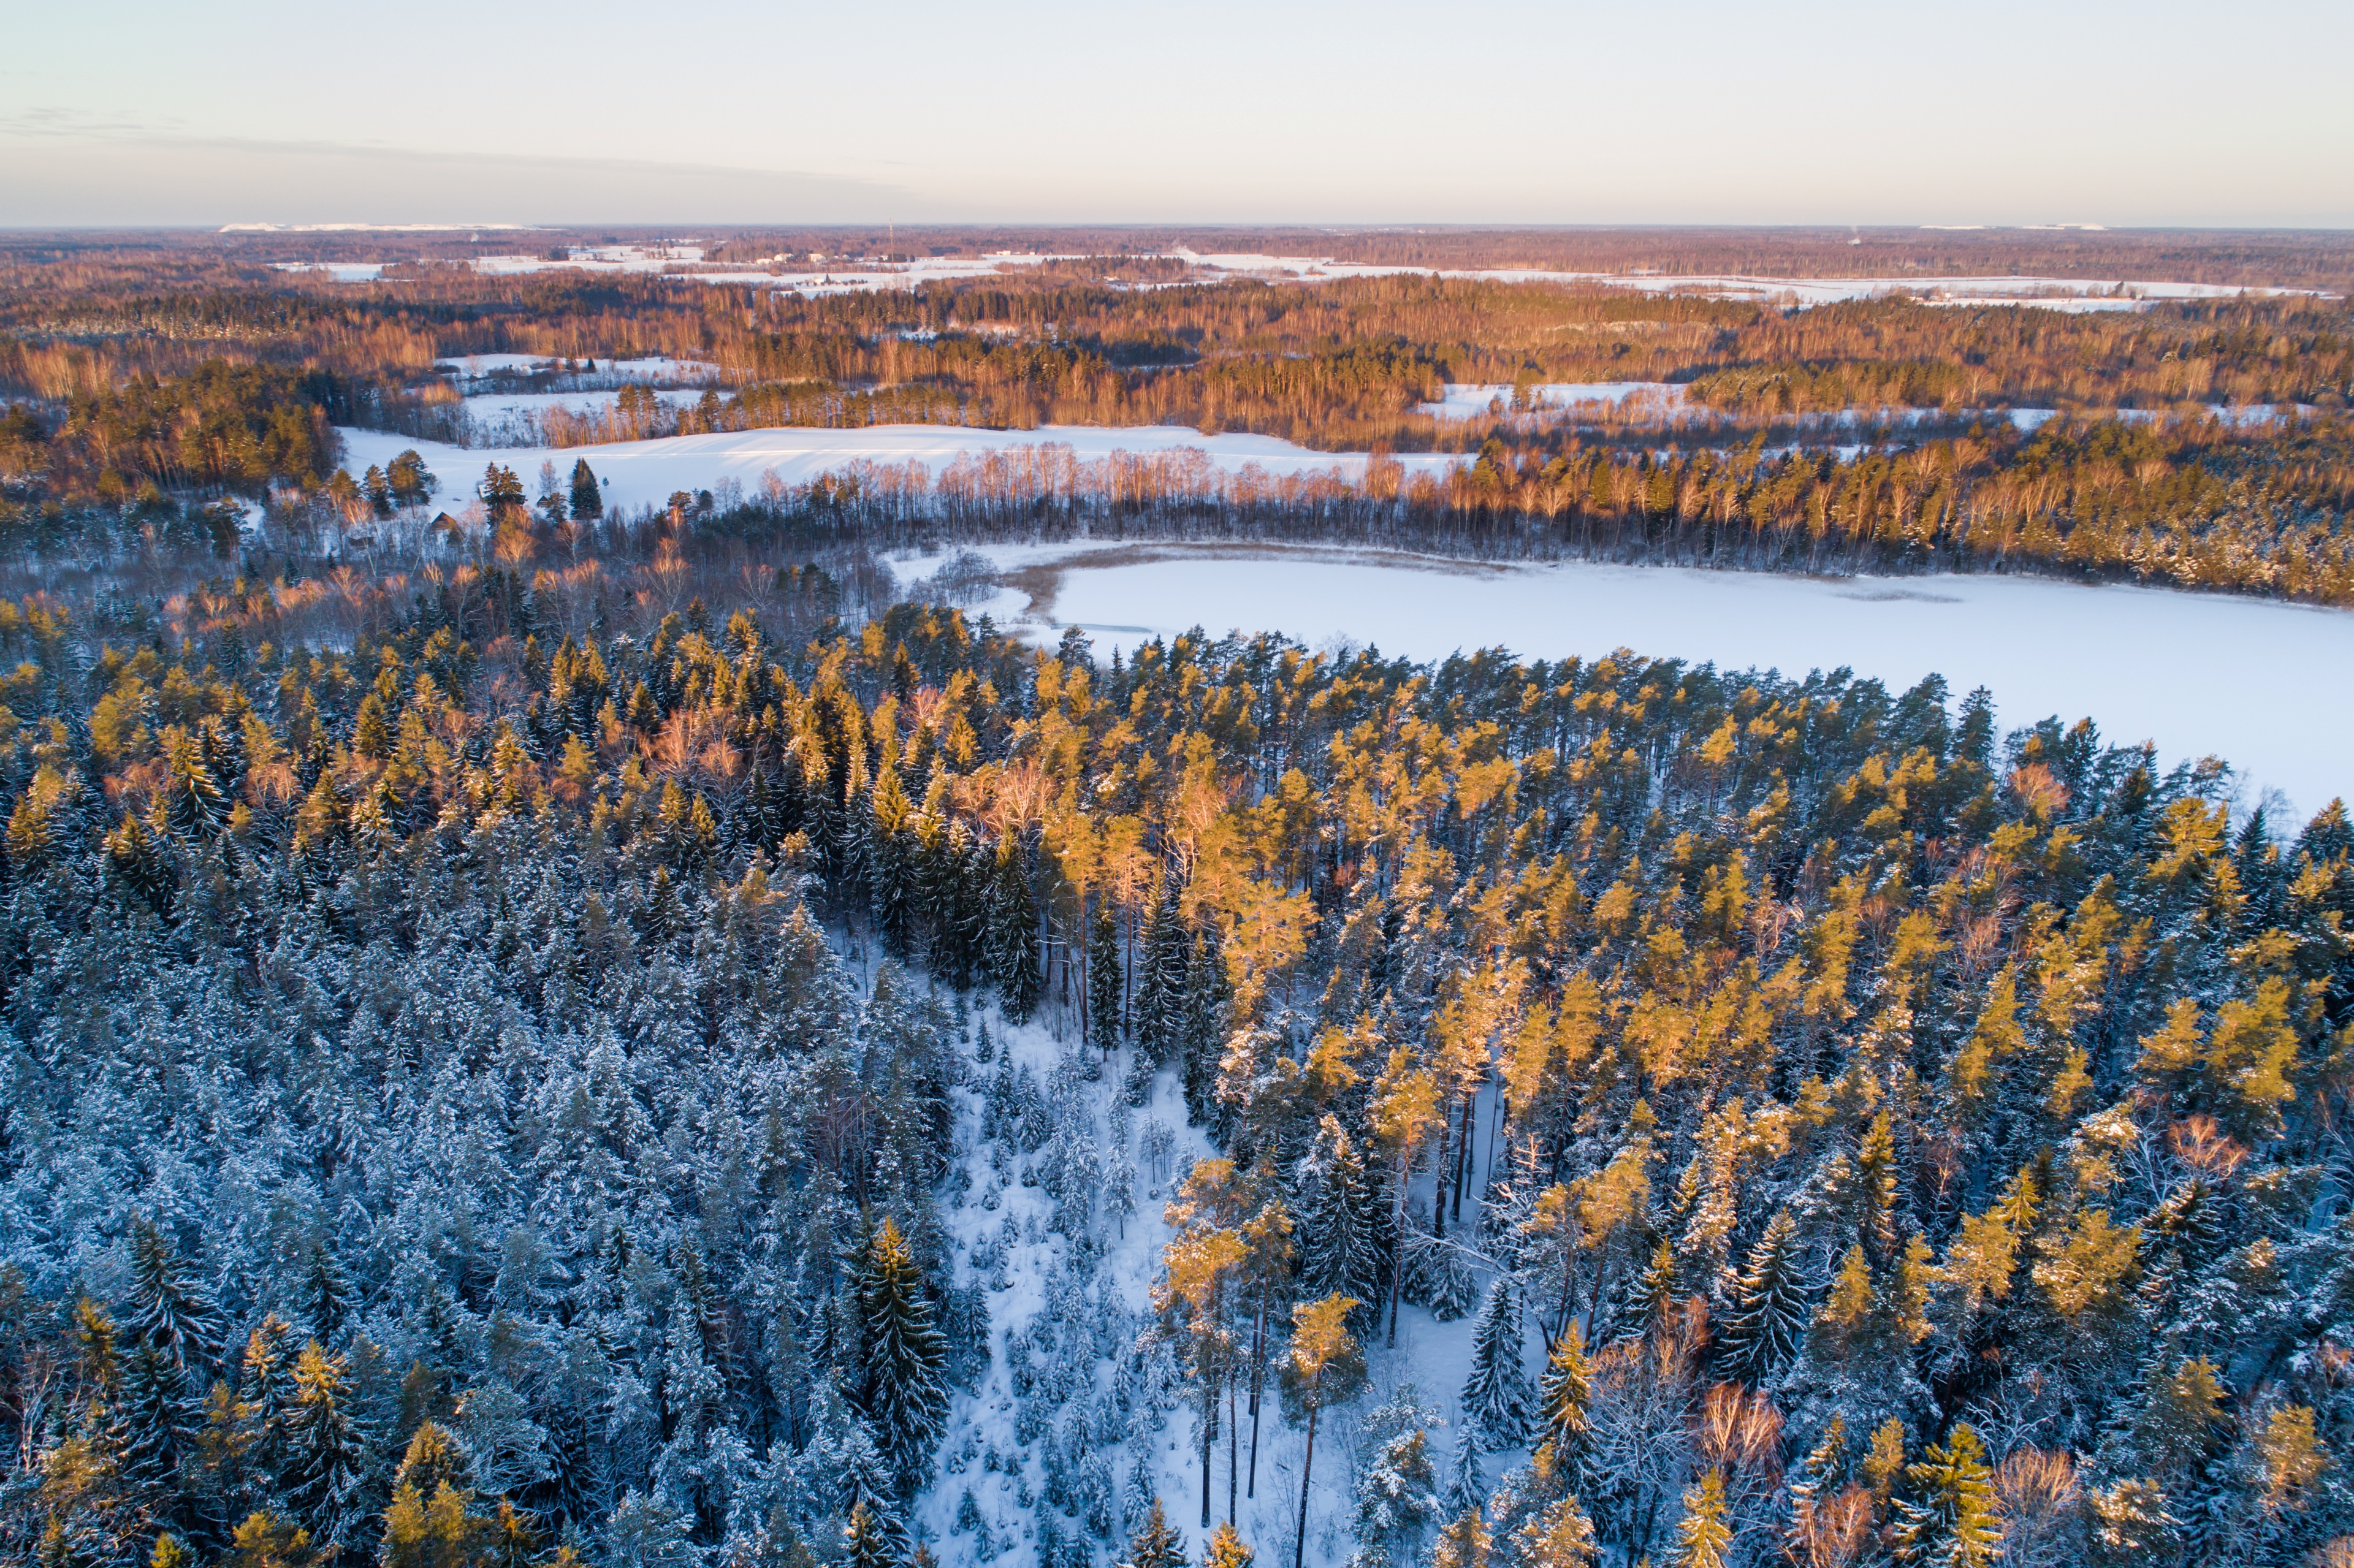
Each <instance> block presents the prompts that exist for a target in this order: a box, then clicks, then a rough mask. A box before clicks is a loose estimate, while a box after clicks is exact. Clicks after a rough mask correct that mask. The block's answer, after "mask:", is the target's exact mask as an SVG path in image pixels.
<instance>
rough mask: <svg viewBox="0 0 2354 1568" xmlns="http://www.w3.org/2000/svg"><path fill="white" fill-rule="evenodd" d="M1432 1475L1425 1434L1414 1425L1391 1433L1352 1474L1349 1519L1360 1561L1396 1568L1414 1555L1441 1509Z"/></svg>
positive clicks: (1410, 1560)
mask: <svg viewBox="0 0 2354 1568" xmlns="http://www.w3.org/2000/svg"><path fill="white" fill-rule="evenodd" d="M1437 1479H1438V1478H1437V1472H1435V1471H1434V1470H1433V1469H1432V1468H1431V1463H1430V1438H1429V1436H1428V1435H1427V1434H1426V1433H1425V1432H1424V1431H1422V1430H1421V1429H1420V1428H1416V1430H1414V1431H1412V1432H1401V1433H1399V1434H1397V1435H1396V1436H1393V1437H1391V1438H1390V1439H1388V1441H1386V1442H1384V1444H1382V1445H1381V1446H1380V1447H1379V1448H1378V1449H1376V1450H1375V1451H1374V1452H1373V1454H1372V1455H1371V1456H1370V1457H1369V1459H1368V1461H1367V1462H1366V1463H1365V1464H1364V1465H1363V1467H1361V1468H1360V1469H1359V1471H1358V1474H1357V1495H1356V1508H1355V1512H1354V1515H1353V1518H1352V1528H1353V1530H1354V1531H1355V1532H1356V1537H1357V1548H1358V1552H1359V1554H1360V1560H1361V1561H1363V1562H1365V1563H1395V1564H1399V1565H1401V1568H1402V1565H1403V1564H1405V1563H1411V1562H1412V1561H1413V1560H1414V1554H1415V1552H1416V1550H1418V1549H1419V1547H1420V1546H1421V1544H1422V1538H1423V1536H1424V1535H1425V1534H1426V1533H1427V1532H1428V1531H1429V1530H1430V1528H1431V1526H1432V1525H1434V1524H1436V1523H1437V1521H1438V1520H1440V1519H1441V1518H1443V1517H1445V1514H1446V1505H1445V1504H1444V1503H1443V1502H1441V1501H1440V1500H1439V1496H1438V1486H1437Z"/></svg>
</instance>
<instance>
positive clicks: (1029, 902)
mask: <svg viewBox="0 0 2354 1568" xmlns="http://www.w3.org/2000/svg"><path fill="white" fill-rule="evenodd" d="M1037 938H1038V906H1037V905H1036V903H1035V902H1034V900H1033V899H1032V898H1031V896H1030V875H1029V870H1028V866H1027V863H1026V857H1025V856H1024V855H1023V853H1022V850H1021V848H1020V846H1019V845H1017V844H1016V843H1015V842H1013V840H1012V839H1010V838H1009V839H1005V840H1003V841H1002V842H1000V843H999V844H998V846H997V858H996V863H995V867H994V870H993V871H992V873H991V878H990V885H989V919H988V936H987V938H986V940H985V943H984V948H985V952H986V956H987V961H988V966H989V978H990V981H991V984H993V985H995V986H996V987H997V1000H998V1005H999V1006H1000V1007H1002V1009H1003V1010H1004V1012H1005V1016H1006V1017H1008V1018H1010V1019H1012V1020H1013V1022H1016V1023H1023V1022H1028V1021H1029V1018H1030V1015H1031V1014H1032V1013H1034V1012H1036V1011H1037V1010H1038V1001H1039V998H1040V996H1041V994H1042V993H1043V991H1044V984H1043V982H1042V981H1041V980H1039V978H1038V941H1037Z"/></svg>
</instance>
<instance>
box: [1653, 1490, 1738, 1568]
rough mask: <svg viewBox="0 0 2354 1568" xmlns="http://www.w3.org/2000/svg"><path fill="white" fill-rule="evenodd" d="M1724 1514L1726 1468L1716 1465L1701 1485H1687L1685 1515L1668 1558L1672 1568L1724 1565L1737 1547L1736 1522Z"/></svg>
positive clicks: (1719, 1567) (1720, 1567)
mask: <svg viewBox="0 0 2354 1568" xmlns="http://www.w3.org/2000/svg"><path fill="white" fill-rule="evenodd" d="M1724 1515H1725V1507H1724V1472H1723V1471H1722V1470H1718V1469H1714V1468H1712V1469H1710V1470H1709V1472H1708V1473H1707V1474H1706V1475H1704V1476H1702V1478H1700V1485H1698V1486H1696V1487H1687V1488H1685V1489H1684V1517H1683V1519H1682V1520H1681V1522H1680V1523H1679V1524H1678V1525H1677V1526H1676V1549H1675V1551H1674V1552H1673V1553H1672V1554H1670V1557H1669V1558H1668V1562H1669V1563H1670V1564H1671V1568H1724V1565H1725V1563H1726V1562H1727V1560H1728V1559H1729V1557H1730V1554H1731V1552H1732V1550H1733V1526H1732V1525H1731V1524H1729V1523H1727V1522H1726V1520H1725V1517H1724Z"/></svg>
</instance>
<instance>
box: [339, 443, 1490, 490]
mask: <svg viewBox="0 0 2354 1568" xmlns="http://www.w3.org/2000/svg"><path fill="white" fill-rule="evenodd" d="M339 433H340V434H341V435H342V436H343V438H344V466H345V467H346V468H348V469H350V470H351V471H353V472H354V473H355V474H356V473H358V472H360V471H363V470H365V469H366V467H367V465H368V464H370V463H377V464H383V463H388V462H390V461H392V458H393V456H394V454H396V453H398V452H400V451H403V450H408V449H410V448H414V449H416V450H417V451H418V452H419V455H421V456H422V457H423V458H424V459H425V463H426V466H427V467H429V468H430V469H431V470H432V471H434V473H435V474H436V475H438V476H439V477H440V480H441V484H442V490H441V500H442V503H443V504H445V505H450V504H454V503H457V502H460V501H462V500H463V499H464V498H465V496H466V495H467V494H469V493H471V491H472V486H473V483H474V482H475V481H476V480H478V479H480V478H481V477H482V469H483V468H484V466H485V465H486V464H488V463H490V462H492V461H497V462H500V463H503V464H504V465H505V466H506V467H509V468H512V469H514V470H515V471H517V472H518V473H522V474H524V475H525V477H526V478H528V477H529V476H530V475H531V474H532V473H533V472H534V471H536V470H537V469H538V467H539V465H540V464H541V463H543V462H552V463H554V464H555V465H556V467H557V469H558V470H559V471H562V472H565V473H569V472H570V471H571V470H572V465H573V464H574V463H575V462H577V461H582V460H586V461H587V462H588V466H589V467H590V468H591V469H593V470H595V471H596V473H597V476H598V477H599V479H601V480H604V481H605V482H606V487H605V503H606V505H607V506H609V507H615V506H618V507H623V508H627V509H629V510H631V511H634V510H636V509H637V508H639V507H641V506H660V505H662V504H663V503H664V502H665V501H666V500H667V499H668V498H669V496H670V494H671V493H672V492H673V491H679V490H684V491H689V492H692V491H697V490H709V489H713V488H715V487H716V486H717V485H719V484H720V483H722V482H726V481H730V480H732V481H734V482H736V483H737V484H738V485H740V486H741V487H742V488H743V490H744V491H745V492H746V493H754V492H758V491H759V490H760V489H761V487H762V486H763V484H764V483H765V482H766V481H767V478H768V476H769V474H770V473H772V472H773V473H774V474H775V475H776V477H777V479H778V481H779V482H780V483H783V484H806V483H808V482H810V481H811V480H813V479H815V478H817V477H818V476H819V475H820V474H824V473H834V472H839V471H843V470H844V469H847V468H850V467H851V466H853V465H854V464H857V463H875V464H892V465H899V466H904V465H906V464H907V463H921V464H923V465H924V466H925V468H926V470H927V471H928V474H929V476H930V477H931V478H933V479H937V478H938V475H939V472H940V471H941V470H943V469H945V468H947V467H948V466H949V464H951V463H953V462H955V461H956V460H957V459H958V458H959V457H961V456H967V455H970V456H975V457H978V456H981V455H982V454H985V453H989V452H1002V451H1010V450H1017V449H1021V448H1030V447H1055V448H1061V449H1064V450H1067V451H1068V452H1069V453H1070V454H1071V455H1072V456H1073V457H1074V458H1075V459H1076V460H1077V461H1082V462H1085V461H1099V460H1102V459H1105V458H1108V457H1111V456H1112V455H1114V454H1115V453H1129V454H1132V455H1137V456H1144V455H1150V454H1156V453H1172V454H1184V453H1190V452H1199V453H1201V454H1202V461H1204V462H1205V463H1207V464H1208V465H1209V466H1210V467H1212V468H1214V469H1216V470H1219V471H1225V472H1227V473H1240V472H1242V471H1245V470H1246V469H1248V468H1250V467H1252V466H1254V465H1256V466H1257V468H1258V469H1259V470H1261V471H1264V472H1266V473H1267V474H1270V475H1274V476H1278V477H1282V476H1288V475H1295V474H1305V473H1314V472H1330V471H1339V472H1340V473H1341V475H1342V476H1344V477H1346V478H1350V479H1355V478H1357V477H1359V476H1361V475H1363V472H1364V471H1365V463H1366V461H1367V460H1366V454H1364V453H1363V452H1318V451H1310V450H1308V449H1307V448H1306V447H1299V446H1294V445H1292V444H1291V443H1290V442H1289V441H1287V440H1278V438H1276V437H1274V436H1251V435H1241V434H1235V433H1227V434H1223V435H1215V436H1205V435H1204V434H1202V433H1201V432H1200V431H1199V430H1191V429H1185V428H1183V427H1182V426H1175V425H1138V426H1129V427H1126V428H1121V429H1111V428H1104V427H1097V426H1079V425H1047V426H1044V427H1042V428H1040V429H1034V430H984V429H972V428H970V427H968V426H964V425H874V426H869V427H867V428H866V429H856V430H826V429H807V428H803V427H798V426H796V427H786V428H779V429H765V430H730V431H726V432H723V433H721V434H718V435H707V436H670V437H665V438H663V439H662V440H651V441H615V442H610V443H607V444H604V445H599V446H584V447H561V448H539V447H503V448H493V449H482V448H474V447H453V446H448V445H444V444H443V443H441V442H438V441H419V440H411V439H409V438H408V437H406V436H397V435H390V434H387V433H386V432H384V431H381V430H359V429H342V430H341V431H340V432H339ZM1398 461H1400V462H1402V463H1403V464H1405V468H1406V470H1407V471H1408V472H1409V473H1416V472H1429V473H1439V472H1443V471H1446V470H1447V469H1448V468H1450V467H1453V466H1454V465H1456V464H1458V463H1460V462H1462V461H1464V460H1463V459H1462V458H1460V457H1458V456H1456V455H1454V454H1452V453H1416V454H1408V455H1406V456H1404V457H1402V458H1400V459H1399V460H1398Z"/></svg>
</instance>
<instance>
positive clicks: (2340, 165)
mask: <svg viewBox="0 0 2354 1568" xmlns="http://www.w3.org/2000/svg"><path fill="white" fill-rule="evenodd" d="M0 37H5V38H6V40H7V47H6V48H5V52H0V225H11V226H27V225H51V224H114V223H175V224H178V223H193V224H217V223H224V222H234V221H248V222H252V221H266V222H281V223H296V222H323V221H372V222H420V221H449V222H494V221H515V222H564V221H581V222H597V221H603V222H614V223H620V222H652V223H692V222H695V221H712V222H740V223H752V222H779V223H782V222H825V221H866V220H879V219H885V218H896V219H898V220H900V221H902V222H910V223H913V222H920V221H924V220H928V219H929V220H991V219H995V220H1005V221H1032V222H1046V221H1107V222H1119V221H1155V220H1161V221H1196V222H1217V221H1230V222H1281V221H1300V222H1331V223H1345V222H1394V221H1415V220H1425V221H1432V222H1458V223H1612V222H1734V223H1772V222H1807V223H1821V222H1849V223H1971V222H1984V223H2038V222H2100V223H2107V224H2112V225H2122V224H2229V225H2243V224H2289V225H2320V226H2332V227H2342V226H2354V91H2349V88H2348V85H2347V76H2346V69H2347V62H2348V61H2349V59H2354V5H2348V4H2346V3H2344V0H2336V3H2334V4H2325V3H2318V0H2308V3H2290V0H2241V3H2240V4H2238V5H2203V6H2192V5H2181V4H2174V3H2171V0H2167V3H2156V4H2143V5H2071V4H2067V3H2065V0H2058V3H2046V4H2036V5H2028V4H2017V3H2012V0H1997V3H1992V4H1979V5H1940V6H1935V7H1931V6H1906V5H1861V4H1849V3H1844V0H1810V3H1807V4H1800V5H1779V6H1775V5H1755V4H1720V3H1715V0H1669V3H1665V4H1653V5H1588V4H1584V3H1564V4H1553V5H1516V4H1509V3H1501V0H1469V3H1458V4H1455V5H1439V4H1420V5H1396V4H1388V3H1384V0H1362V3H1359V4H1354V5H1284V4H1280V3H1272V0H1263V3H1257V4H1234V3H1230V0H1193V3H1189V4H1185V5H1150V6H1146V5H1126V6H1115V5H1075V4H1066V3H1058V0H1028V3H1024V0H1009V3H1006V4H1001V5H971V4H962V5H942V4H933V3H931V0H899V3H896V4H873V3H869V4H864V5H862V4H836V5H823V6H816V5H800V4H779V3H775V0H767V3H760V4H726V3H723V4H702V5H649V4H645V3H644V0H637V3H633V4H628V5H621V4H610V3H608V0H567V3H564V4H553V3H536V0H535V3H527V4H499V3H497V0H472V3H471V4H453V3H450V0H404V3H402V4H400V5H388V6H380V7H361V6H354V5H317V4H315V3H309V0H306V3H304V4H300V5H297V4H292V3H284V0H211V3H209V4H206V5H186V4H185V3H182V4H174V5H160V4H131V3H126V0H75V3H74V4H70V5H61V4H55V3H49V4H43V5H31V4H27V0H10V3H9V4H8V6H7V16H6V18H5V27H0Z"/></svg>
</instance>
